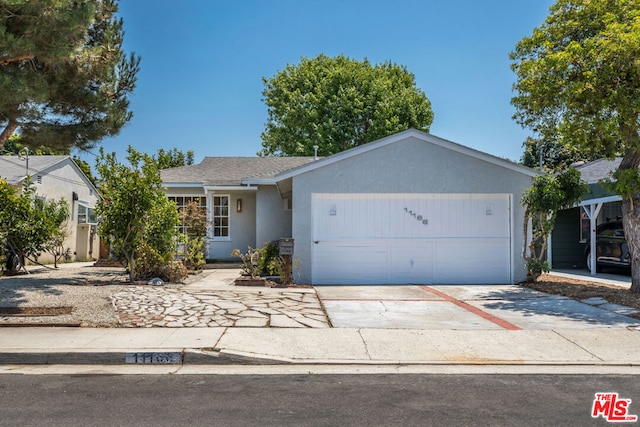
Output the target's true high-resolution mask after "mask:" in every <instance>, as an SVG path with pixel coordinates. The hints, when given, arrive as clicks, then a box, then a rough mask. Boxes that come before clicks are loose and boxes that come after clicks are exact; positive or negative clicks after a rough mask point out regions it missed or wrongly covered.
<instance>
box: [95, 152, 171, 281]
mask: <svg viewBox="0 0 640 427" xmlns="http://www.w3.org/2000/svg"><path fill="white" fill-rule="evenodd" d="M127 153H128V156H127V161H128V162H129V164H130V166H127V165H124V164H122V163H119V162H118V161H117V160H116V158H115V155H110V154H107V155H105V153H104V150H102V149H101V150H100V156H99V157H98V160H97V170H98V174H99V175H100V190H101V191H102V195H103V200H102V201H101V202H99V203H98V206H97V209H96V211H97V213H98V215H99V216H100V225H99V232H100V235H101V236H102V237H103V238H104V239H106V240H107V241H108V243H109V244H110V246H111V248H112V249H113V250H114V252H115V254H116V256H118V257H119V258H120V259H123V260H124V261H126V262H127V267H128V270H129V280H130V281H132V282H133V281H134V280H135V279H136V277H138V276H147V275H151V274H153V275H156V274H155V273H161V271H159V270H162V269H163V267H164V266H167V265H168V266H169V269H170V270H173V266H172V260H173V256H174V254H175V249H176V236H175V232H174V230H175V228H176V226H177V225H178V211H177V209H176V206H175V203H173V202H171V201H170V200H169V199H167V197H166V195H165V193H164V191H162V187H161V180H160V171H159V169H158V165H157V163H156V162H155V161H154V159H153V158H152V157H151V156H149V155H147V154H141V153H138V152H137V151H136V150H135V149H133V147H131V146H130V147H129V148H128V149H127ZM139 258H140V260H141V265H140V266H138V265H137V263H138V260H139ZM157 275H158V276H160V274H157ZM178 276H179V275H178ZM168 279H169V280H171V281H174V280H175V279H176V277H175V275H174V276H173V277H171V278H168Z"/></svg>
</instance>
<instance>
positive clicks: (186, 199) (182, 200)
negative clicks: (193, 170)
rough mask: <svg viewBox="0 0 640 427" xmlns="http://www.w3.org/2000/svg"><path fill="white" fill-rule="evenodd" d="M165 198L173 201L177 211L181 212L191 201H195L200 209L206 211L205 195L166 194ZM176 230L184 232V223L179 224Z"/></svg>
mask: <svg viewBox="0 0 640 427" xmlns="http://www.w3.org/2000/svg"><path fill="white" fill-rule="evenodd" d="M167 198H168V199H169V200H171V201H173V202H174V203H175V204H176V207H177V208H178V212H182V210H183V209H184V208H186V207H187V206H188V205H190V204H191V203H197V204H198V206H199V207H200V209H202V210H204V211H206V209H207V197H206V196H167ZM178 232H180V233H186V230H185V227H184V225H182V224H180V225H179V229H178Z"/></svg>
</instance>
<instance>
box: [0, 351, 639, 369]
mask: <svg viewBox="0 0 640 427" xmlns="http://www.w3.org/2000/svg"><path fill="white" fill-rule="evenodd" d="M0 365H173V366H187V365H190V366H207V365H210V366H215V365H235V366H259V365H262V366H267V365H269V366H276V365H280V366H282V365H290V366H291V365H327V366H348V365H354V366H355V365H357V366H414V365H431V366H463V365H464V366H514V367H515V366H577V367H588V366H601V367H605V366H612V367H640V360H639V361H634V362H626V361H625V362H623V361H599V362H593V361H584V362H579V361H568V360H555V361H540V360H529V361H527V360H500V359H496V360H493V361H492V360H483V361H478V362H469V361H468V360H460V361H455V360H449V361H442V360H431V361H428V360H422V361H421V360H414V361H406V360H356V359H348V360H343V359H291V358H281V357H274V356H267V355H260V354H253V353H243V352H234V351H225V350H221V351H217V350H212V349H194V348H187V349H173V350H171V349H162V350H151V349H144V350H131V351H125V350H117V351H91V350H87V351H77V350H76V351H74V350H62V351H51V352H19V351H17V352H0Z"/></svg>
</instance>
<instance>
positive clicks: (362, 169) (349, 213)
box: [161, 129, 536, 285]
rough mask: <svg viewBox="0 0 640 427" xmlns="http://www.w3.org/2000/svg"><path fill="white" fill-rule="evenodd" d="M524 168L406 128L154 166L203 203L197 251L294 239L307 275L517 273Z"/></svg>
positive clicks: (370, 279)
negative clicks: (202, 234) (304, 152)
mask: <svg viewBox="0 0 640 427" xmlns="http://www.w3.org/2000/svg"><path fill="white" fill-rule="evenodd" d="M535 174H536V172H535V171H533V170H532V169H529V168H526V167H524V166H521V165H518V164H515V163H513V162H510V161H508V160H504V159H501V158H498V157H494V156H492V155H489V154H486V153H483V152H480V151H477V150H474V149H471V148H468V147H465V146H462V145H459V144H456V143H453V142H450V141H447V140H444V139H442V138H438V137H436V136H433V135H430V134H427V133H424V132H421V131H417V130H415V129H409V130H407V131H404V132H400V133H397V134H394V135H391V136H389V137H386V138H382V139H380V140H377V141H374V142H371V143H368V144H364V145H361V146H358V147H355V148H353V149H350V150H347V151H344V152H341V153H338V154H335V155H332V156H330V157H325V158H315V159H314V158H313V157H250V158H247V157H207V158H205V159H204V160H203V161H202V163H200V164H198V165H192V166H185V167H180V168H172V169H165V170H163V171H162V172H161V176H162V180H163V184H164V185H165V186H166V192H167V195H168V197H170V198H171V199H173V200H175V201H176V202H177V204H178V205H179V206H184V205H185V204H186V203H189V202H192V201H196V202H197V203H199V204H200V205H201V206H202V207H203V209H206V210H207V212H208V218H209V220H210V221H211V233H210V240H209V244H208V258H209V259H216V260H223V259H229V257H230V253H231V251H232V250H233V249H234V248H238V249H240V250H242V251H245V250H246V249H247V246H252V247H256V246H258V247H261V246H262V245H264V244H265V243H266V242H268V241H272V240H276V239H279V238H293V239H294V256H293V258H294V266H295V270H294V279H295V280H296V282H297V283H307V284H314V285H317V284H345V285H347V284H407V283H417V284H447V283H465V284H481V283H488V284H498V283H516V282H519V281H521V280H523V279H524V278H525V277H526V270H525V265H524V261H523V259H522V248H523V243H524V242H523V241H524V236H523V221H524V210H523V207H522V206H521V203H520V201H521V198H522V194H523V192H524V191H525V189H526V188H528V187H530V186H531V181H532V177H533V176H535Z"/></svg>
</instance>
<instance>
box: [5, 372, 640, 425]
mask: <svg viewBox="0 0 640 427" xmlns="http://www.w3.org/2000/svg"><path fill="white" fill-rule="evenodd" d="M599 392H617V393H618V394H619V396H620V398H627V399H631V400H632V403H631V404H630V405H629V408H628V409H629V413H630V414H636V415H637V414H640V385H639V384H638V377H637V376H621V375H232V376H228V375H180V376H167V375H91V374H84V375H2V376H0V401H1V402H2V405H1V407H0V425H3V426H16V425H20V426H45V425H46V426H79V425H82V426H112V425H113V426H115V425H118V426H121V425H131V426H133V425H135V426H178V425H191V426H201V425H202V426H205V425H206V426H238V425H241V426H253V425H256V426H257V425H260V426H264V425H278V426H337V425H345V426H396V425H397V426H412V425H421V426H424V425H443V426H444V425H459V426H462V425H465V426H488V425H491V426H514V425H518V426H540V425H550V426H551V425H554V426H557V425H562V426H591V425H594V426H598V425H607V424H608V423H607V422H606V421H605V420H604V419H603V418H602V417H599V418H595V419H594V418H592V417H591V410H592V406H593V401H594V396H595V393H599ZM618 425H625V424H618Z"/></svg>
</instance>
